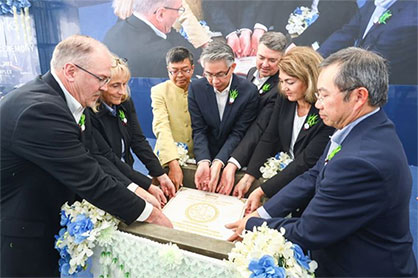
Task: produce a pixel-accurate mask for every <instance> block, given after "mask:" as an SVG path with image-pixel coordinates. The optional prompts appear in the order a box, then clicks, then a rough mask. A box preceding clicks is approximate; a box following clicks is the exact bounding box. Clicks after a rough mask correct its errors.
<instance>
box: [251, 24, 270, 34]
mask: <svg viewBox="0 0 418 278" xmlns="http://www.w3.org/2000/svg"><path fill="white" fill-rule="evenodd" d="M254 29H262V30H264V31H266V32H267V31H268V30H267V27H266V26H265V25H263V24H261V23H256V24H255V25H254Z"/></svg>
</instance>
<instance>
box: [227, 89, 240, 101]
mask: <svg viewBox="0 0 418 278" xmlns="http://www.w3.org/2000/svg"><path fill="white" fill-rule="evenodd" d="M237 97H238V90H237V89H233V90H230V91H229V104H233V103H234V101H235V99H236V98H237Z"/></svg>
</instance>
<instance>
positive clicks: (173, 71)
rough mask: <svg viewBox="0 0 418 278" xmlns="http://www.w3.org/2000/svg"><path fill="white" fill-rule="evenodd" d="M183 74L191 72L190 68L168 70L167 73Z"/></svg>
mask: <svg viewBox="0 0 418 278" xmlns="http://www.w3.org/2000/svg"><path fill="white" fill-rule="evenodd" d="M180 72H181V73H182V74H183V75H184V74H190V73H191V72H192V69H181V70H169V71H168V73H169V74H171V75H178V74H179V73H180Z"/></svg>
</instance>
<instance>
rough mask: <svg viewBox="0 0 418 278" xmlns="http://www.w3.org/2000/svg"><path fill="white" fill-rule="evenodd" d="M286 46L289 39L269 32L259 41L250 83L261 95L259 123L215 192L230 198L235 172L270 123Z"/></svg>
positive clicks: (234, 156) (224, 172)
mask: <svg viewBox="0 0 418 278" xmlns="http://www.w3.org/2000/svg"><path fill="white" fill-rule="evenodd" d="M286 46H287V39H286V37H285V36H284V35H283V34H282V33H279V32H267V33H265V34H264V35H263V36H262V37H261V39H260V45H259V48H258V50H257V57H256V66H255V67H253V68H251V69H250V70H249V72H248V74H247V79H248V80H249V81H251V82H252V83H253V84H254V85H256V86H257V89H258V93H259V95H260V102H259V105H258V115H257V119H256V120H255V121H254V122H253V123H252V124H251V126H250V128H249V129H248V130H247V132H246V133H245V136H244V137H243V138H242V140H241V142H240V143H239V145H238V146H237V147H236V148H235V150H234V151H233V153H232V154H231V157H230V158H229V160H228V164H227V165H226V166H225V169H224V170H223V171H222V177H221V181H220V183H219V184H218V186H217V188H216V192H218V193H221V194H227V195H228V194H230V193H231V191H232V188H233V186H234V182H235V172H236V171H237V170H238V169H240V168H241V167H244V166H246V165H247V164H248V161H249V159H250V157H251V154H252V152H253V150H254V148H255V146H256V145H257V143H258V141H259V140H260V137H261V135H262V133H263V132H264V130H265V128H266V127H267V124H268V122H269V120H270V117H271V114H272V111H273V107H274V103H275V101H276V98H277V95H278V83H279V61H280V59H281V57H282V55H283V53H284V50H285V49H286Z"/></svg>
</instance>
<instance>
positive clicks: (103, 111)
mask: <svg viewBox="0 0 418 278" xmlns="http://www.w3.org/2000/svg"><path fill="white" fill-rule="evenodd" d="M116 109H117V110H118V111H119V110H122V111H124V114H125V116H126V119H127V124H124V123H123V122H122V120H121V119H120V118H119V114H118V115H117V117H114V116H113V115H112V114H111V112H110V111H109V110H108V109H107V108H106V107H104V106H103V104H102V105H100V107H99V112H97V113H93V114H92V123H93V126H94V128H95V129H96V130H97V131H98V132H97V133H95V138H96V140H97V141H98V142H100V141H103V139H104V140H105V141H106V142H107V144H108V145H109V146H110V148H111V149H112V150H113V152H114V153H115V154H116V156H117V158H119V160H120V159H121V158H122V140H123V142H124V149H125V154H124V156H123V159H124V160H125V162H126V163H127V164H128V165H129V166H131V167H132V166H133V164H134V158H133V156H132V153H131V150H132V151H133V152H134V153H135V154H136V156H137V157H138V158H139V159H140V160H141V161H142V162H143V163H144V165H145V167H146V168H147V169H148V171H149V174H150V175H151V176H153V177H158V176H161V175H163V174H164V170H163V168H162V167H161V165H160V162H159V161H158V158H157V157H156V156H155V154H154V152H153V151H152V149H151V146H150V145H149V143H148V141H147V139H146V137H145V136H144V134H143V133H142V129H141V126H140V125H139V121H138V117H137V115H136V110H135V106H134V104H133V102H132V99H128V100H127V101H125V102H123V103H122V104H120V105H118V106H117V107H116ZM100 135H101V136H102V137H103V139H101V138H100ZM98 144H99V143H98ZM148 184H150V183H148Z"/></svg>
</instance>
